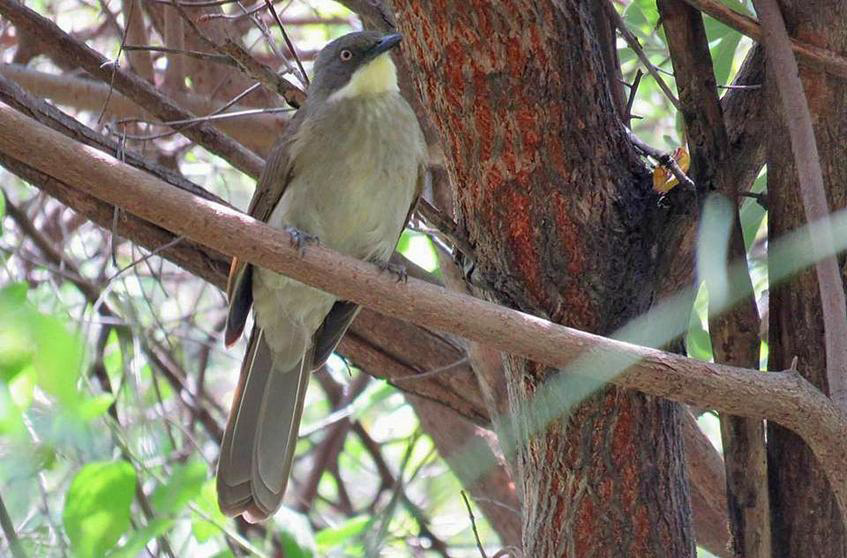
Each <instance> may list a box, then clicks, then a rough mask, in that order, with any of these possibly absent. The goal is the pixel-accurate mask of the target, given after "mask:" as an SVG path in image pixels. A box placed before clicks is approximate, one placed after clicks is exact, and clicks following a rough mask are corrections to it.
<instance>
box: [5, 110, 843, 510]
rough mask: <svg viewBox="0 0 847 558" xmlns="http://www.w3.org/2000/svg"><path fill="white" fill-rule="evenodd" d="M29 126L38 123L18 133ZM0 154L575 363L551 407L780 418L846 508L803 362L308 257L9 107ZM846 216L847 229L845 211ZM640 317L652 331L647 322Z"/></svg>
mask: <svg viewBox="0 0 847 558" xmlns="http://www.w3.org/2000/svg"><path fill="white" fill-rule="evenodd" d="M23 129H26V130H28V133H27V134H23V135H22V134H18V133H17V131H19V130H23ZM0 153H2V154H3V156H4V157H5V158H9V159H12V160H15V161H20V160H25V161H27V164H29V165H32V166H33V167H35V168H36V169H37V171H38V172H40V173H43V174H46V175H48V176H53V177H57V178H61V180H62V181H64V182H65V183H66V184H68V185H70V186H72V187H73V188H75V189H78V190H81V191H83V192H85V193H87V194H88V195H91V196H94V197H97V198H99V199H101V200H103V201H104V202H106V203H109V204H113V205H117V206H119V207H121V208H123V209H124V210H125V211H127V212H129V213H132V214H134V215H136V216H138V217H139V218H142V219H146V220H150V221H152V222H154V223H157V224H158V225H159V226H161V227H164V228H166V229H168V230H170V231H172V232H174V233H177V234H180V235H184V236H186V237H187V238H188V239H191V240H194V241H196V242H199V243H202V244H204V245H207V246H211V247H213V248H215V249H216V250H220V251H222V252H224V253H226V254H238V256H239V257H240V258H243V259H244V260H245V261H248V262H250V263H252V264H254V265H259V266H261V267H264V268H267V269H270V270H273V271H276V272H278V273H283V274H285V275H287V276H289V277H292V278H294V279H296V280H298V281H301V282H304V283H306V284H309V285H311V286H314V287H316V288H320V289H323V290H326V291H328V292H331V293H333V294H335V295H336V296H338V297H340V298H343V299H346V300H352V301H355V302H357V303H359V304H362V305H364V306H369V307H371V308H373V309H375V310H377V311H379V312H382V313H386V314H390V315H394V316H397V317H399V318H402V319H404V320H408V321H411V322H413V323H417V324H421V325H426V326H427V327H432V328H435V329H438V330H442V331H445V332H449V333H453V334H456V335H460V336H462V337H465V338H468V339H471V340H474V341H478V342H480V343H485V344H487V345H490V346H491V347H494V348H496V349H498V350H501V351H505V352H509V353H512V354H515V355H519V356H521V357H524V358H528V359H532V360H534V361H536V362H539V363H542V364H545V365H547V366H550V367H553V368H556V369H562V368H567V369H568V370H569V371H572V372H573V373H572V374H558V375H554V376H552V377H551V378H549V379H548V382H547V384H548V385H549V386H550V388H552V390H550V391H548V388H547V387H546V386H545V388H544V390H539V394H538V395H537V396H536V399H537V401H536V402H537V403H538V404H539V405H549V407H544V408H543V409H544V410H546V409H549V411H550V412H551V413H556V416H558V414H559V413H561V412H562V411H563V410H564V409H563V408H562V406H561V401H560V400H559V399H557V398H558V397H561V395H562V392H561V391H558V387H559V384H561V383H562V381H567V380H569V379H573V378H582V379H583V380H585V379H590V380H591V382H589V383H591V384H592V389H596V387H597V385H599V384H601V383H603V382H606V381H610V382H612V383H614V384H615V385H618V386H620V387H623V388H626V389H635V390H639V391H642V392H645V393H648V394H650V395H655V396H659V397H665V398H667V399H672V400H676V401H681V402H685V403H692V404H697V405H699V406H701V407H709V408H714V409H717V410H719V411H723V412H729V413H734V414H738V415H743V416H751V417H760V418H761V417H765V418H768V419H769V420H773V421H775V422H778V423H780V424H782V425H783V426H785V427H786V428H789V429H791V430H793V431H795V432H797V434H798V435H800V436H801V437H802V438H803V439H804V440H805V441H806V442H807V443H808V444H809V446H810V447H811V448H812V450H813V451H814V453H815V455H816V456H817V458H818V459H819V461H820V462H821V465H822V467H823V468H824V469H825V470H826V472H827V475H828V477H829V480H830V483H831V485H832V488H833V492H834V493H835V495H836V497H837V498H838V501H839V504H840V505H841V507H842V509H843V510H847V469H845V468H844V467H843V464H844V463H845V462H847V446H845V445H844V444H843V439H844V436H845V435H847V416H845V415H844V414H843V413H841V412H840V411H839V409H838V408H836V407H835V406H834V405H833V404H832V402H831V401H830V400H829V399H828V398H827V397H826V396H824V395H823V394H822V393H820V392H819V391H818V390H816V389H815V388H814V387H813V386H811V385H810V384H809V383H808V382H806V381H805V380H804V379H803V378H801V377H800V376H799V375H798V374H796V373H794V372H791V371H789V372H774V373H770V374H761V373H760V372H758V371H751V370H747V369H741V368H736V367H732V366H725V365H719V364H710V363H705V362H699V361H695V360H692V359H688V358H684V357H681V356H679V355H674V354H669V353H666V352H664V351H660V350H656V349H650V348H646V347H640V346H636V345H632V344H630V343H625V342H621V341H617V340H614V339H609V338H604V337H600V336H597V335H592V334H589V333H585V332H582V331H578V330H574V329H571V328H567V327H564V326H560V325H557V324H554V323H552V322H549V321H547V320H544V319H541V318H537V317H535V316H531V315H528V314H524V313H522V312H518V311H515V310H511V309H508V308H505V307H502V306H498V305H495V304H492V303H489V302H485V301H482V300H478V299H474V298H472V297H469V296H466V295H460V294H456V293H451V292H448V291H446V290H445V289H443V288H440V287H437V286H434V285H430V284H428V283H425V282H423V281H420V280H417V279H414V278H410V279H409V280H408V282H407V283H397V282H396V281H394V280H393V278H391V277H388V276H386V275H385V274H381V273H380V272H379V270H378V269H377V268H376V267H375V266H373V265H370V264H367V263H365V262H362V261H359V260H356V259H353V258H350V257H347V256H343V255H341V254H338V253H336V252H334V251H332V250H330V249H328V248H326V247H323V246H314V247H310V248H309V249H308V250H307V251H306V253H305V254H302V255H301V253H300V251H299V250H298V249H297V248H296V247H294V246H293V245H292V244H291V237H290V235H288V234H287V233H285V232H283V231H278V230H275V229H273V228H271V227H269V226H268V225H266V224H264V223H260V222H258V221H256V220H254V219H252V218H250V217H248V216H246V215H243V214H241V213H239V212H237V211H235V210H232V209H229V208H227V207H224V206H221V205H219V204H216V203H212V202H209V201H206V200H203V199H200V198H197V197H193V196H191V195H190V194H187V193H185V192H182V191H180V190H177V189H175V188H172V187H170V186H169V185H168V184H165V183H163V182H161V181H159V180H156V179H155V178H153V177H151V176H149V175H147V174H146V173H144V172H142V171H139V170H136V169H134V168H132V167H129V166H128V165H125V164H123V163H121V162H120V161H117V160H116V159H114V158H113V157H110V156H108V155H105V154H103V153H102V152H100V151H98V150H96V149H93V148H90V147H86V146H79V145H78V144H77V143H76V142H73V141H71V140H69V139H67V138H65V137H64V136H62V135H61V134H59V133H57V132H54V131H52V130H50V129H48V128H46V127H44V126H42V125H40V124H38V123H37V122H35V121H33V120H31V119H29V118H26V117H25V116H23V115H21V114H19V113H17V112H16V111H14V110H12V109H10V108H8V107H6V106H4V105H0ZM34 153H37V154H38V155H37V156H35V157H34V156H33V154H34ZM117 185H120V187H117ZM188 208H190V210H188ZM838 224H839V226H840V227H844V228H847V219H841V220H839V222H838ZM845 237H847V235H845ZM796 259H797V260H802V258H800V257H798V258H796ZM666 310H667V311H671V310H672V309H670V308H668V309H666ZM659 317H660V318H661V316H659ZM651 318H656V316H655V315H654V316H651ZM632 327H633V328H642V329H646V326H645V325H644V324H640V323H639V324H633V326H632ZM609 372H611V373H609ZM582 385H584V384H582ZM580 387H582V386H580ZM539 414H540V413H539Z"/></svg>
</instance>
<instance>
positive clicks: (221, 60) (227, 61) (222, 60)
mask: <svg viewBox="0 0 847 558" xmlns="http://www.w3.org/2000/svg"><path fill="white" fill-rule="evenodd" d="M123 49H124V50H125V51H127V52H133V51H143V52H144V51H146V52H162V53H165V54H182V55H184V56H190V57H192V58H197V59H198V60H206V61H207V62H215V63H217V64H224V65H226V66H230V67H232V68H237V67H238V64H236V63H235V62H234V61H233V60H232V58H230V57H229V56H226V55H223V54H215V53H213V52H201V51H199V50H185V49H181V48H170V47H163V46H145V45H124V48H123Z"/></svg>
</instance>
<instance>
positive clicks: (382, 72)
mask: <svg viewBox="0 0 847 558" xmlns="http://www.w3.org/2000/svg"><path fill="white" fill-rule="evenodd" d="M399 90H400V88H399V87H398V86H397V68H396V67H395V66H394V62H393V61H392V60H391V56H390V55H389V54H388V53H387V52H386V53H383V54H380V55H379V56H377V57H376V58H374V59H373V60H371V61H370V62H368V63H367V64H365V65H364V66H362V67H361V68H359V69H358V70H356V71H355V73H353V75H352V76H351V77H350V81H349V82H347V85H345V86H344V87H342V88H341V89H339V90H338V91H336V92H335V93H333V94H332V95H330V96H329V98H328V99H327V100H328V101H330V102H334V101H338V100H341V99H351V98H355V97H361V96H363V95H379V94H380V93H389V92H393V91H399Z"/></svg>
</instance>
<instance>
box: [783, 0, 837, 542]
mask: <svg viewBox="0 0 847 558" xmlns="http://www.w3.org/2000/svg"><path fill="white" fill-rule="evenodd" d="M781 4H782V8H783V16H784V17H785V20H786V24H787V26H788V30H789V33H790V34H791V36H792V37H793V38H795V39H799V40H800V41H804V42H808V43H812V44H814V45H816V46H820V47H823V48H826V49H829V50H833V51H835V52H844V51H845V49H847V31H845V22H847V8H845V5H844V3H843V2H838V1H834V0H803V1H791V2H782V3H781ZM800 77H801V78H802V80H803V84H804V89H805V92H806V97H807V99H808V103H809V108H810V110H811V113H812V119H813V124H814V128H815V137H816V140H817V144H818V151H819V154H820V158H821V165H822V167H823V174H824V176H823V178H824V186H825V188H826V190H827V195H828V198H829V202H830V207H831V209H832V210H833V211H837V210H839V209H842V208H844V207H845V206H847V186H845V185H847V162H845V159H844V149H843V141H842V138H844V137H845V135H847V121H845V119H844V118H833V114H832V111H833V109H835V108H836V107H844V106H845V103H847V86H845V84H844V83H843V81H839V80H837V79H835V78H833V77H831V76H829V75H827V74H826V73H824V72H823V71H821V70H816V69H813V68H811V67H809V66H801V67H800ZM767 93H768V98H769V100H768V103H767V105H768V106H769V107H770V108H771V109H772V112H771V113H770V114H769V117H770V128H771V129H772V130H774V133H771V134H769V135H768V139H769V144H768V198H769V199H768V205H769V208H770V213H769V218H768V222H769V225H770V226H769V236H770V238H778V237H779V236H781V235H783V234H785V233H786V232H787V231H790V230H793V229H795V228H797V227H799V226H801V225H803V224H804V223H805V216H804V210H803V202H802V199H801V196H800V189H799V185H798V182H797V180H798V179H797V171H796V169H795V166H794V163H793V156H792V151H791V144H790V141H789V135H788V132H787V131H786V129H785V127H784V125H783V120H782V117H781V115H780V114H779V113H778V112H777V109H778V107H779V106H780V102H779V97H778V93H777V91H776V88H775V86H774V84H773V80H772V76H771V75H768V76H767ZM840 262H841V266H842V268H843V265H844V258H843V256H842V258H841V259H840ZM779 263H780V262H771V265H779ZM823 345H824V328H823V318H822V309H821V302H820V292H819V290H818V284H817V279H816V277H815V272H814V270H808V271H806V272H804V273H800V274H798V275H796V276H794V277H793V278H792V279H791V280H790V281H787V282H785V283H783V284H780V285H777V286H775V287H773V288H772V289H771V294H770V362H769V367H770V369H771V370H777V369H779V368H780V367H788V366H790V364H791V361H792V360H793V359H794V358H795V357H797V359H798V363H799V371H800V373H801V374H802V375H803V376H805V377H806V378H807V379H808V380H809V381H810V382H812V383H813V384H815V385H816V386H818V387H820V388H821V389H822V390H824V391H825V392H826V390H827V389H828V386H827V383H826V377H825V371H826V362H825V360H826V359H825V354H826V351H825V348H824V346H823ZM768 466H769V471H770V497H771V509H772V521H773V548H774V552H775V555H776V556H780V557H798V558H799V557H806V556H826V557H843V556H847V533H845V528H844V523H843V520H842V518H841V516H840V514H839V511H838V507H837V505H836V501H835V498H834V497H833V495H832V491H831V489H830V486H829V483H828V482H827V480H826V477H825V476H824V474H823V472H822V471H821V467H820V465H819V464H818V462H817V460H816V459H815V457H814V456H813V455H812V453H811V452H810V451H809V448H808V447H807V446H806V444H804V443H803V441H802V440H800V439H799V438H798V437H797V436H796V435H795V434H793V433H792V432H789V431H787V430H785V429H784V428H782V427H780V426H778V425H775V424H773V423H770V424H769V432H768Z"/></svg>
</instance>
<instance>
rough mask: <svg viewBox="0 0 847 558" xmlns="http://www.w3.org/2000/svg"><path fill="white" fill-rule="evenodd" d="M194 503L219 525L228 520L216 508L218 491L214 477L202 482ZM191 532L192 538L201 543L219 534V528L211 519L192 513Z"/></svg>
mask: <svg viewBox="0 0 847 558" xmlns="http://www.w3.org/2000/svg"><path fill="white" fill-rule="evenodd" d="M196 504H197V507H198V508H200V509H201V510H202V511H204V512H205V513H206V514H208V515H209V516H210V517H211V518H212V519H214V520H215V521H217V522H218V523H220V524H221V525H225V524H226V523H227V521H229V518H227V517H226V516H225V515H224V514H222V513H221V510H220V509H219V508H218V492H217V489H216V487H215V479H209V480H207V481H206V482H205V483H204V484H203V487H202V488H201V489H200V496H199V497H198V498H197V502H196ZM191 532H192V533H194V538H196V539H197V542H201V543H203V542H206V541H207V540H209V539H211V538H212V537H214V536H216V535H219V534H220V533H221V529H220V527H218V526H217V525H215V524H214V523H212V522H211V521H207V520H205V519H203V518H202V517H200V516H199V515H197V514H194V519H193V520H192V522H191Z"/></svg>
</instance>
